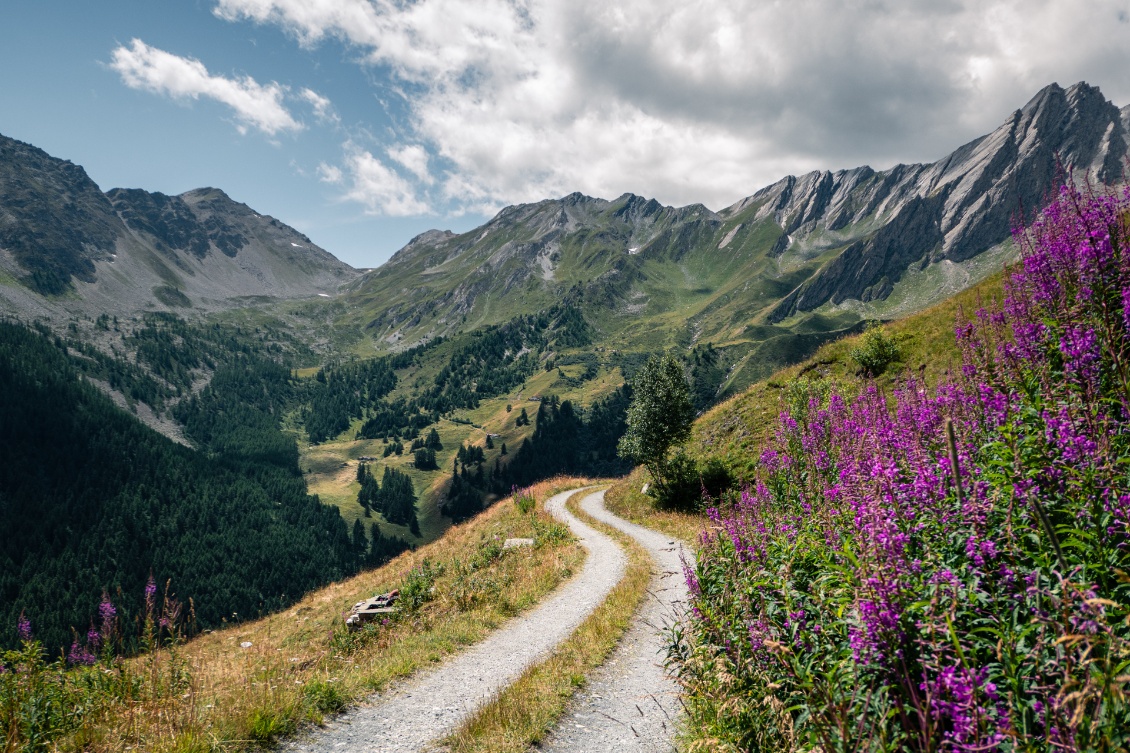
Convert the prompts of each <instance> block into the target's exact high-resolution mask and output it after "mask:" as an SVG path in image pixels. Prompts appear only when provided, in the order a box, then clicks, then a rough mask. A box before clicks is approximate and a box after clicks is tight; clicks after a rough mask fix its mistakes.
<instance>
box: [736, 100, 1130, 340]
mask: <svg viewBox="0 0 1130 753" xmlns="http://www.w3.org/2000/svg"><path fill="white" fill-rule="evenodd" d="M1126 116H1127V111H1126V110H1122V111H1120V110H1119V109H1118V108H1117V107H1115V106H1114V105H1113V104H1111V103H1110V102H1108V101H1107V100H1106V99H1105V98H1104V97H1103V95H1102V93H1101V92H1100V91H1099V90H1098V89H1097V88H1095V87H1093V86H1088V85H1087V84H1084V83H1080V84H1076V85H1075V86H1072V87H1071V88H1069V89H1066V90H1065V89H1062V88H1061V87H1059V86H1058V85H1055V84H1052V85H1051V86H1048V87H1047V88H1045V89H1044V90H1043V91H1041V92H1040V93H1039V94H1037V95H1036V96H1035V97H1033V98H1032V100H1031V101H1030V102H1028V104H1027V105H1025V106H1024V107H1023V108H1022V109H1020V110H1017V111H1016V112H1015V113H1013V115H1012V116H1011V117H1010V118H1009V119H1008V120H1007V121H1006V122H1005V123H1004V124H1002V125H1001V126H1000V127H999V128H997V129H996V130H995V131H993V132H992V133H991V134H988V135H987V136H984V137H982V138H979V139H976V140H974V141H972V142H970V143H968V144H966V145H964V146H962V147H960V148H959V149H957V150H955V151H954V152H953V153H952V154H950V155H948V156H947V157H945V158H943V159H941V160H939V161H937V162H935V163H933V164H923V165H899V166H897V167H895V168H892V169H891V170H887V171H883V172H880V173H875V172H873V171H871V170H870V169H869V168H857V169H856V170H850V171H842V172H838V173H811V174H809V175H806V176H802V177H801V178H792V177H790V178H786V179H785V180H783V181H780V182H778V183H776V184H774V185H773V186H770V187H768V188H766V189H763V190H762V191H759V192H758V193H756V194H754V195H753V196H752V197H750V199H747V200H745V202H744V203H741V202H740V203H739V204H738V205H735V207H732V208H731V209H730V210H728V211H724V212H722V213H721V214H722V215H723V216H727V215H728V214H736V213H737V212H739V211H741V208H742V207H743V206H748V205H749V204H751V203H759V204H760V206H761V208H760V209H759V211H758V217H762V218H763V217H772V218H773V219H774V220H775V221H776V222H778V223H779V224H780V225H781V226H782V227H783V228H785V229H786V231H787V232H788V233H789V234H790V235H791V236H792V242H796V243H803V242H804V240H805V238H806V237H808V236H811V235H814V234H817V233H820V232H823V231H828V230H843V229H845V228H850V227H853V226H854V227H858V228H864V229H866V230H867V231H868V234H867V235H866V237H863V238H861V239H859V240H855V241H854V242H851V243H850V244H849V245H847V246H846V247H845V249H844V250H843V252H842V253H841V254H839V255H838V256H836V257H835V258H833V259H832V260H830V261H829V262H827V263H826V264H825V265H824V266H823V267H822V268H821V269H819V270H818V271H817V272H816V273H815V274H814V275H812V276H811V277H810V278H809V279H808V280H807V281H805V282H804V283H803V284H802V285H800V286H799V287H798V288H797V289H795V290H794V291H793V292H792V293H791V294H789V295H788V296H787V297H786V298H785V299H784V300H782V301H781V303H780V304H779V305H778V306H776V307H775V308H774V309H773V311H772V313H771V314H770V321H780V320H782V319H784V318H786V317H788V316H790V315H792V314H795V313H797V312H799V311H810V310H812V309H814V308H816V307H818V306H820V305H822V304H824V303H826V302H828V301H831V302H833V303H841V302H842V301H844V300H847V299H857V300H861V301H867V300H871V299H874V298H883V297H885V296H886V295H888V294H889V293H890V291H891V288H892V286H893V284H894V283H895V282H897V281H898V280H899V279H900V278H901V276H902V275H903V274H904V273H905V271H906V270H907V269H908V268H910V267H911V266H914V265H919V266H925V265H927V264H931V263H935V262H938V261H941V260H943V259H945V260H949V261H954V262H961V261H965V260H967V259H970V258H972V257H974V256H976V255H978V254H980V253H982V252H984V251H985V250H987V249H989V248H992V247H993V246H996V245H998V244H1000V243H1001V242H1003V241H1005V240H1006V239H1007V238H1008V237H1009V234H1010V232H1011V228H1012V226H1013V225H1014V224H1015V223H1017V222H1018V221H1022V220H1027V219H1030V218H1031V216H1032V214H1034V213H1035V212H1036V211H1037V210H1039V208H1040V207H1042V206H1043V205H1044V203H1046V200H1047V198H1048V195H1049V192H1050V191H1053V190H1054V189H1055V187H1056V185H1057V183H1058V182H1059V181H1060V180H1062V179H1063V177H1065V176H1066V175H1069V174H1071V175H1076V176H1085V177H1086V179H1089V180H1091V181H1094V182H1098V183H1106V184H1112V183H1117V182H1119V181H1121V180H1122V177H1123V170H1124V168H1125V164H1126V159H1127V144H1128V141H1130V136H1128V131H1127V123H1126V121H1127V117H1126ZM786 251H787V246H785V247H784V248H779V249H778V253H780V254H783V253H786Z"/></svg>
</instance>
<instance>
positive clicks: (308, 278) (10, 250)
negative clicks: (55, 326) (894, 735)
mask: <svg viewBox="0 0 1130 753" xmlns="http://www.w3.org/2000/svg"><path fill="white" fill-rule="evenodd" d="M0 273H6V274H7V275H8V276H10V277H12V278H15V279H16V280H18V281H20V282H21V283H22V286H21V287H20V288H15V287H13V286H11V285H8V286H0V309H2V310H5V311H9V312H14V313H20V314H25V315H40V314H42V313H45V312H48V311H51V310H53V309H58V310H59V311H66V312H71V313H74V312H76V311H85V310H89V311H95V310H97V311H99V312H102V311H105V312H110V313H115V314H121V313H134V312H136V311H142V310H153V309H157V310H159V309H162V308H169V307H176V308H185V307H196V308H203V309H205V310H210V309H217V308H226V307H230V306H235V305H245V303H246V298H247V297H249V296H269V297H275V298H301V297H307V296H313V295H315V294H318V293H324V294H327V295H329V294H333V293H336V292H337V290H338V289H339V288H340V287H341V286H342V285H343V284H344V283H346V282H349V281H351V280H353V279H355V278H356V277H357V276H358V274H359V273H357V272H356V271H355V270H353V269H352V268H351V267H349V265H347V264H345V263H343V262H341V261H339V260H338V259H336V258H334V257H333V256H332V255H330V254H329V253H327V252H326V251H324V250H322V249H320V248H318V247H317V246H315V245H314V244H313V243H312V242H311V241H310V239H309V238H307V237H306V236H305V235H303V234H302V233H299V232H298V231H296V230H294V229H292V228H289V227H287V226H286V225H284V224H283V223H281V222H279V221H278V220H276V219H274V218H272V217H269V216H267V215H260V214H259V213H257V212H255V211H254V210H252V209H251V208H250V207H248V206H247V205H245V204H241V203H239V202H236V201H234V200H232V199H231V198H229V197H228V196H227V195H226V194H225V193H224V192H223V191H220V190H217V189H214V188H203V189H197V190H194V191H189V192H187V193H185V194H182V195H180V196H166V195H164V194H161V193H150V192H148V191H143V190H140V189H122V188H115V189H113V190H111V191H109V192H108V193H105V194H104V193H102V191H101V190H100V189H99V188H98V186H97V185H96V184H95V183H94V181H92V180H91V179H90V177H89V176H87V174H86V172H85V171H84V170H83V169H82V168H81V167H79V166H78V165H74V164H72V163H70V162H67V161H64V160H60V159H57V158H55V157H52V156H51V155H49V154H47V153H46V152H44V151H43V150H41V149H37V148H35V147H33V146H31V145H29V144H24V143H22V142H19V141H16V140H14V139H9V138H5V137H3V136H0ZM29 288H30V290H31V291H32V293H33V295H32V297H31V298H29V296H28V295H27V292H28V289H29ZM68 291H74V292H75V293H77V294H78V295H77V296H72V297H70V298H69V299H67V300H65V301H63V300H61V299H57V298H56V297H57V296H58V295H59V294H61V293H65V292H68ZM34 294H39V296H45V297H46V298H42V297H36V296H35V295H34ZM29 306H30V308H29ZM32 309H34V311H33V310H32Z"/></svg>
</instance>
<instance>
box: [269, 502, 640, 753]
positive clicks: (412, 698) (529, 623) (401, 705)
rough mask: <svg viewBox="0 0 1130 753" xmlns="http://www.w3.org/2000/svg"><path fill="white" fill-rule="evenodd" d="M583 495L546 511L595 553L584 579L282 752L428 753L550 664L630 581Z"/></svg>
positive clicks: (588, 559) (622, 559)
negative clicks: (584, 518)
mask: <svg viewBox="0 0 1130 753" xmlns="http://www.w3.org/2000/svg"><path fill="white" fill-rule="evenodd" d="M582 492H583V490H572V491H567V492H562V493H561V494H557V495H555V496H553V497H551V498H550V499H549V500H547V501H546V503H545V506H546V509H547V510H548V511H549V512H550V513H552V514H553V515H554V516H556V517H557V518H559V519H560V520H562V521H563V522H564V523H565V524H566V525H568V526H569V528H570V530H572V531H573V534H574V535H575V536H577V538H578V539H580V542H581V544H582V545H583V546H584V547H585V548H586V549H587V550H588V557H586V558H585V563H584V566H583V567H582V569H581V571H580V573H579V574H578V575H576V576H575V577H573V578H572V579H571V580H569V581H568V582H566V583H565V584H564V585H563V586H561V588H560V589H559V590H558V591H556V592H555V593H554V594H552V595H551V596H550V597H549V598H548V599H546V600H545V601H544V602H542V604H541V605H540V606H538V607H536V608H535V609H533V610H532V611H530V612H528V613H526V614H525V615H522V616H520V617H516V618H515V619H513V620H511V621H510V622H508V623H507V624H506V625H504V626H503V627H502V628H500V629H499V630H497V631H495V632H494V633H492V634H491V635H490V636H489V637H487V638H486V639H485V640H483V641H481V642H480V643H477V644H475V645H474V646H472V647H470V648H468V649H467V650H465V651H462V652H460V653H458V654H456V655H455V656H453V657H451V658H450V659H448V660H447V661H445V662H444V663H442V664H440V665H438V666H436V667H435V668H434V669H429V670H426V671H424V672H421V673H418V674H416V675H414V676H412V677H411V678H409V679H408V680H406V681H404V682H402V683H398V684H396V685H394V686H393V687H391V688H390V689H389V690H388V691H386V692H384V693H378V694H376V695H374V696H373V697H372V698H371V699H370V700H369V701H368V702H366V703H365V704H364V705H362V706H359V707H357V708H355V709H352V710H350V711H348V712H346V713H345V714H342V715H341V716H339V717H337V718H336V719H334V720H333V721H331V722H330V723H328V724H327V725H326V726H325V727H323V728H321V729H318V730H313V731H311V732H309V733H306V734H303V735H301V736H299V737H298V738H296V739H294V740H290V741H288V742H286V743H284V744H283V745H282V746H281V749H282V750H285V751H302V752H303V753H337V752H339V751H357V752H358V753H360V752H361V751H382V752H384V751H387V752H389V753H409V752H411V753H415V751H421V750H426V749H428V748H429V747H431V745H433V744H434V743H435V742H436V741H437V740H438V739H440V738H442V737H445V736H446V735H448V734H450V733H451V732H454V731H455V730H456V729H457V728H458V727H459V725H460V724H461V723H462V722H463V721H464V720H465V719H467V718H468V717H469V716H470V715H471V714H472V713H474V712H475V711H476V710H477V709H478V708H479V707H480V706H482V705H483V704H484V703H486V702H487V701H489V700H490V699H491V698H492V697H493V696H494V695H495V694H496V693H497V692H498V691H499V690H501V689H502V688H504V687H506V686H507V685H509V684H510V683H512V682H513V681H514V680H516V679H517V678H518V676H519V675H520V674H521V673H522V672H523V671H525V669H526V668H527V667H529V666H530V665H532V664H534V663H536V662H538V661H541V660H542V659H543V658H545V657H546V656H547V655H548V654H549V652H550V651H552V649H553V648H554V647H555V646H557V644H558V643H560V642H561V641H563V640H565V639H566V638H568V637H569V635H570V634H571V633H572V632H573V631H574V630H575V629H576V628H577V627H578V626H579V625H580V624H581V623H582V622H583V621H584V620H585V618H586V617H588V616H589V614H591V613H592V611H593V610H594V609H596V607H597V605H599V604H600V603H601V602H602V601H604V598H605V597H606V596H607V595H608V592H609V591H611V590H612V588H613V587H614V586H615V585H616V584H617V583H618V582H619V581H620V579H621V578H622V577H623V575H624V570H625V566H626V558H625V556H624V553H623V552H622V551H621V550H620V547H619V546H618V545H617V544H616V543H615V542H614V541H613V540H612V539H611V538H609V537H608V536H606V535H604V534H603V533H600V532H598V531H595V530H593V529H592V528H591V527H590V526H588V525H585V524H584V523H582V522H581V521H580V520H578V519H577V518H576V517H574V516H573V515H572V514H570V513H569V512H568V511H567V510H566V509H565V502H566V501H567V500H568V499H569V497H570V496H572V495H573V494H577V493H582ZM602 499H603V492H597V493H595V494H589V495H588V496H587V497H586V499H585V502H584V504H585V505H586V506H592V504H596V505H600V501H601V500H602ZM602 509H603V508H602Z"/></svg>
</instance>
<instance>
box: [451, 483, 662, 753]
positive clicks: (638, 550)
mask: <svg viewBox="0 0 1130 753" xmlns="http://www.w3.org/2000/svg"><path fill="white" fill-rule="evenodd" d="M581 496H583V495H578V496H577V497H574V498H573V499H571V500H569V504H568V507H569V510H570V512H572V513H573V514H574V515H576V516H577V517H578V518H580V519H581V520H583V521H584V522H585V523H588V524H589V525H590V526H592V527H593V528H596V529H597V530H599V531H601V532H603V533H606V534H608V535H609V536H611V537H612V538H614V539H615V540H616V541H617V542H619V543H620V545H621V546H622V547H623V548H624V550H625V552H626V554H627V557H628V564H627V569H626V571H625V574H624V577H623V578H622V579H621V581H620V582H619V583H618V584H617V585H616V587H615V588H613V589H612V591H611V593H609V594H608V597H607V598H606V599H605V600H604V601H603V602H601V604H600V605H599V606H598V607H597V608H596V610H595V611H594V612H593V613H592V614H591V615H589V617H588V618H587V619H586V620H585V621H584V622H582V623H581V625H580V627H578V628H577V629H576V630H575V631H574V632H573V634H572V635H571V636H570V637H569V638H568V640H566V641H565V642H564V643H562V644H561V645H560V646H558V647H557V648H556V649H555V650H554V651H553V653H552V654H550V656H549V658H548V659H546V660H545V661H544V662H542V663H540V664H537V665H535V666H533V667H530V668H529V669H527V670H526V671H525V672H524V673H523V674H522V676H521V677H519V678H518V680H517V681H516V682H514V684H513V685H511V686H510V687H508V688H506V689H505V690H503V691H502V692H501V693H499V694H498V696H497V697H496V698H495V699H494V700H493V701H491V702H490V703H489V704H487V705H486V706H484V707H483V708H482V709H481V710H480V711H479V712H478V714H476V715H475V716H474V717H473V718H472V719H470V720H469V721H467V722H466V723H465V724H464V725H463V726H462V727H461V728H460V729H459V730H458V731H456V732H455V733H454V734H452V735H451V736H450V737H448V738H447V739H446V740H445V741H444V742H445V744H446V745H447V746H448V749H449V750H450V752H451V753H518V752H519V751H526V750H528V749H529V747H530V746H531V745H536V744H537V743H539V742H541V740H542V739H543V738H544V737H545V736H546V734H548V733H549V731H550V730H551V729H553V727H554V725H555V724H556V723H557V721H558V720H559V719H560V718H561V716H562V714H563V713H564V712H565V709H566V706H567V705H568V703H569V700H570V699H571V698H572V697H573V694H574V693H576V692H577V690H578V689H580V688H582V687H584V686H585V683H586V681H587V679H586V678H587V676H588V674H589V673H590V672H592V671H593V670H594V669H596V668H597V667H599V666H600V665H601V664H603V663H604V662H605V660H606V659H607V658H608V656H609V654H611V653H612V650H613V649H614V648H615V647H616V645H617V644H618V643H619V642H620V639H621V638H622V637H623V635H624V633H625V631H626V630H627V629H628V626H629V625H630V624H631V621H632V615H634V614H635V613H636V611H637V609H638V608H639V605H640V602H641V601H642V600H643V597H644V595H645V594H646V593H647V586H648V583H650V581H651V570H652V561H651V556H650V555H649V554H648V553H647V550H646V549H644V548H643V547H642V546H640V545H639V544H637V543H636V542H635V541H634V540H633V539H632V538H631V537H629V536H627V535H625V534H623V533H621V532H619V531H617V530H616V529H614V528H611V527H610V526H607V525H605V524H604V523H601V522H599V521H597V520H595V519H594V518H592V517H590V516H589V515H586V514H585V513H583V512H581V511H580V509H579V507H578V506H577V503H578V501H579V498H580V497H581Z"/></svg>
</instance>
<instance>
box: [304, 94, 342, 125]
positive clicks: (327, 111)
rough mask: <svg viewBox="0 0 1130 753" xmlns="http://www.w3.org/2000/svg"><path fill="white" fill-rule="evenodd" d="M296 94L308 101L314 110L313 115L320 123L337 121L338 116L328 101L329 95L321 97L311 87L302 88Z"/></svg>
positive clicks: (338, 119) (338, 120)
mask: <svg viewBox="0 0 1130 753" xmlns="http://www.w3.org/2000/svg"><path fill="white" fill-rule="evenodd" d="M298 96H299V97H300V98H301V99H302V100H304V101H305V102H307V103H309V105H310V107H311V108H312V109H313V110H314V117H315V118H317V119H318V122H320V123H330V124H333V123H338V122H340V120H341V119H340V118H339V117H338V115H337V113H336V112H335V111H334V106H333V103H332V102H330V100H329V97H323V96H322V95H321V94H319V93H318V92H316V91H314V90H313V89H303V90H302V91H300V92H299V93H298Z"/></svg>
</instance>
